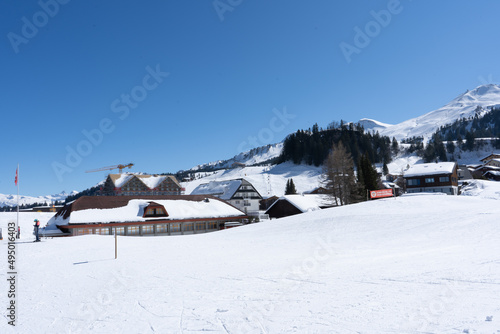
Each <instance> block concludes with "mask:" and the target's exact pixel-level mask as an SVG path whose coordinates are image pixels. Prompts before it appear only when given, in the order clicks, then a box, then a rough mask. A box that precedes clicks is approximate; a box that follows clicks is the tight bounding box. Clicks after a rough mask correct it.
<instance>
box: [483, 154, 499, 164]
mask: <svg viewBox="0 0 500 334" xmlns="http://www.w3.org/2000/svg"><path fill="white" fill-rule="evenodd" d="M493 159H500V153H491V154H490V155H488V156H486V157H484V158H482V159H480V161H481V162H482V163H483V164H487V163H488V162H490V161H491V160H493ZM498 167H500V166H498Z"/></svg>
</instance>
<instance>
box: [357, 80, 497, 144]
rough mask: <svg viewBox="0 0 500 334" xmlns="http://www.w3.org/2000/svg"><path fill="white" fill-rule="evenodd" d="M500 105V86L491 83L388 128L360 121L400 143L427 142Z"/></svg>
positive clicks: (387, 126) (371, 121) (375, 122)
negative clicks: (418, 139) (421, 139)
mask: <svg viewBox="0 0 500 334" xmlns="http://www.w3.org/2000/svg"><path fill="white" fill-rule="evenodd" d="M497 105H500V86H499V85H495V84H488V85H482V86H479V87H476V88H475V89H473V90H471V91H467V92H465V93H463V94H461V95H459V96H458V97H456V98H455V99H454V100H452V101H451V102H450V103H448V104H446V105H445V106H443V107H441V108H439V109H436V110H433V111H431V112H429V113H426V114H424V115H422V116H419V117H415V118H412V119H409V120H406V121H404V122H401V123H399V124H395V125H388V124H384V123H381V122H378V121H373V120H367V119H364V120H361V121H360V122H363V124H365V125H366V127H365V128H366V129H368V130H370V131H378V132H379V133H380V134H381V135H383V136H388V137H390V138H392V137H396V139H398V140H401V139H405V138H411V137H414V136H415V137H419V136H423V137H424V138H425V139H428V138H429V137H430V136H431V135H432V134H433V133H434V132H435V131H436V130H437V129H438V128H439V127H440V126H444V125H447V124H450V123H453V122H455V121H456V120H458V119H461V118H468V117H474V116H475V115H477V116H479V117H481V116H482V115H484V113H485V112H487V111H488V110H489V109H490V108H491V107H493V106H497Z"/></svg>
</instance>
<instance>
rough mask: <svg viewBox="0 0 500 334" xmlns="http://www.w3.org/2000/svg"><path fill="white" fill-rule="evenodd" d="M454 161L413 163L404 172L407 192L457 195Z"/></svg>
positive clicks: (456, 174) (456, 173) (455, 164)
mask: <svg viewBox="0 0 500 334" xmlns="http://www.w3.org/2000/svg"><path fill="white" fill-rule="evenodd" d="M457 170H458V165H457V163H456V162H439V163H428V164H415V165H413V166H411V167H410V168H409V169H408V170H407V171H406V172H405V174H404V179H405V182H406V191H407V192H408V193H419V192H442V193H445V194H448V195H458V172H457Z"/></svg>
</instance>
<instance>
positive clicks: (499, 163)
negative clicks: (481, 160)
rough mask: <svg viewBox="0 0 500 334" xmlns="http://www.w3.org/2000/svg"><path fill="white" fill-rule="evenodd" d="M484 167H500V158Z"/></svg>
mask: <svg viewBox="0 0 500 334" xmlns="http://www.w3.org/2000/svg"><path fill="white" fill-rule="evenodd" d="M484 165H485V166H490V167H500V158H495V159H490V160H489V161H488V162H487V163H485V164H484Z"/></svg>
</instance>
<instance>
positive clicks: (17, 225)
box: [16, 164, 19, 234]
mask: <svg viewBox="0 0 500 334" xmlns="http://www.w3.org/2000/svg"><path fill="white" fill-rule="evenodd" d="M16 186H17V222H16V234H17V231H19V164H17V170H16Z"/></svg>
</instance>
